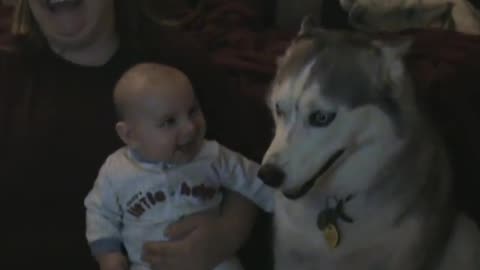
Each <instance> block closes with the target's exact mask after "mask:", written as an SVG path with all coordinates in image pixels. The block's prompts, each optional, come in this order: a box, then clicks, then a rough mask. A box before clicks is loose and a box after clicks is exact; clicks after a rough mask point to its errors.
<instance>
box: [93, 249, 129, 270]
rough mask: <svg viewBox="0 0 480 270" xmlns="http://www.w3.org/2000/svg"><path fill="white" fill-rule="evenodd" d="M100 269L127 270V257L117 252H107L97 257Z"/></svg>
mask: <svg viewBox="0 0 480 270" xmlns="http://www.w3.org/2000/svg"><path fill="white" fill-rule="evenodd" d="M97 261H98V263H99V264H100V270H128V261H127V258H126V257H125V256H124V255H123V254H122V253H119V252H114V253H107V254H104V255H101V256H98V257H97Z"/></svg>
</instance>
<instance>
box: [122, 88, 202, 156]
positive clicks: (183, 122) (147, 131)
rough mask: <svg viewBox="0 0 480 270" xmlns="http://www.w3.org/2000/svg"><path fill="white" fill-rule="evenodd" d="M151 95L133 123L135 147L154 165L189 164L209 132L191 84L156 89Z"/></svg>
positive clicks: (149, 93)
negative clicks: (168, 163)
mask: <svg viewBox="0 0 480 270" xmlns="http://www.w3.org/2000/svg"><path fill="white" fill-rule="evenodd" d="M165 88H167V89H165ZM147 92H148V94H145V95H144V96H143V97H142V98H141V99H140V102H139V103H138V104H137V105H140V106H139V108H135V111H136V112H137V113H135V116H133V117H132V118H131V121H130V122H131V123H130V125H132V133H133V134H132V137H133V138H134V140H133V141H134V143H133V144H134V145H133V148H134V149H135V151H136V152H137V153H138V154H139V155H140V156H141V157H142V159H144V160H147V161H150V162H170V163H175V164H181V163H186V162H189V161H190V160H192V159H193V158H194V157H195V155H196V154H197V153H198V152H199V150H200V148H201V145H202V142H203V138H204V136H205V130H206V124H205V119H204V116H203V113H202V111H201V108H200V106H199V104H198V102H197V100H196V98H195V95H194V94H193V90H192V87H191V85H190V84H188V85H187V84H181V85H178V84H176V85H175V87H164V89H158V88H157V89H155V86H152V87H151V89H149V90H148V91H147Z"/></svg>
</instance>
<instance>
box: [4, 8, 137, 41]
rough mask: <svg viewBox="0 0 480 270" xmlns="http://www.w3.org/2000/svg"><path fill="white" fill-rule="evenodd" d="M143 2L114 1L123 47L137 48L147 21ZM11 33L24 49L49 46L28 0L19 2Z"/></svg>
mask: <svg viewBox="0 0 480 270" xmlns="http://www.w3.org/2000/svg"><path fill="white" fill-rule="evenodd" d="M141 2H143V1H142V0H115V1H114V7H115V30H116V31H117V34H118V36H119V39H120V42H121V44H122V46H133V47H135V46H136V44H135V41H136V40H137V38H136V36H137V34H138V32H139V30H140V29H141V25H142V20H145V19H146V18H145V16H142V15H141V11H140V10H141V8H140V6H141ZM120 18H121V19H120ZM11 31H12V34H13V36H14V37H15V41H16V45H18V46H19V47H20V48H22V49H31V50H38V49H41V48H43V47H44V46H46V44H47V43H46V39H45V36H44V35H43V34H42V32H41V30H40V28H39V25H38V24H37V22H35V20H34V18H33V15H32V12H31V10H30V7H29V4H28V0H18V1H17V5H16V8H15V13H14V15H13V21H12V28H11Z"/></svg>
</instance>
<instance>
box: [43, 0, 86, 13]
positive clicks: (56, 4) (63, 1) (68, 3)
mask: <svg viewBox="0 0 480 270" xmlns="http://www.w3.org/2000/svg"><path fill="white" fill-rule="evenodd" d="M46 1H47V7H48V8H49V9H50V10H51V11H57V10H58V9H60V8H73V7H77V6H78V5H79V4H80V3H81V2H82V0H46Z"/></svg>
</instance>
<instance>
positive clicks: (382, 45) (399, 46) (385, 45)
mask: <svg viewBox="0 0 480 270" xmlns="http://www.w3.org/2000/svg"><path fill="white" fill-rule="evenodd" d="M412 44H413V39H412V38H410V37H402V38H399V39H395V40H388V41H387V40H374V41H373V45H374V46H375V47H377V48H379V49H380V50H381V51H382V53H383V55H384V56H385V57H387V58H388V59H392V60H393V59H401V58H403V57H404V56H405V55H406V54H407V53H408V52H409V51H410V48H411V47H412Z"/></svg>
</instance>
